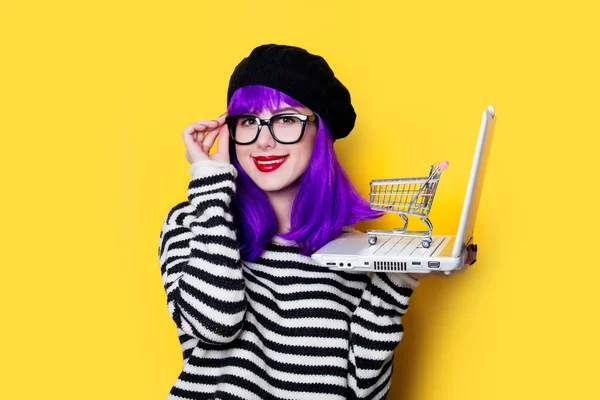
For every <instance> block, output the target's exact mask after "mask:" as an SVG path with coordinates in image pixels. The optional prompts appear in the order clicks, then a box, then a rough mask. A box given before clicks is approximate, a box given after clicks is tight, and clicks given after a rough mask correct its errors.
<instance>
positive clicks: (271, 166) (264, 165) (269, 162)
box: [252, 155, 289, 172]
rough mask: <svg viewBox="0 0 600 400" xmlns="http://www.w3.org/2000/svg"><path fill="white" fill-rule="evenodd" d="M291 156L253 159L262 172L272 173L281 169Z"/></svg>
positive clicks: (257, 157)
mask: <svg viewBox="0 0 600 400" xmlns="http://www.w3.org/2000/svg"><path fill="white" fill-rule="evenodd" d="M288 157H289V155H285V156H256V157H252V161H254V165H256V168H258V170H259V171H260V172H272V171H275V170H276V169H277V168H279V167H281V166H282V165H283V163H284V162H286V161H287V159H288Z"/></svg>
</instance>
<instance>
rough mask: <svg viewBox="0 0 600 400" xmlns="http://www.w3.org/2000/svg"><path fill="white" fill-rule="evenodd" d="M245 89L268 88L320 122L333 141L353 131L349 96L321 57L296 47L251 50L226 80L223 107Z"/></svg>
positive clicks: (271, 45)
mask: <svg viewBox="0 0 600 400" xmlns="http://www.w3.org/2000/svg"><path fill="white" fill-rule="evenodd" d="M247 85H263V86H268V87H270V88H272V89H276V90H279V91H280V92H283V93H285V94H287V95H288V96H290V97H292V98H294V99H296V100H298V101H299V102H300V103H302V104H304V105H305V106H306V107H308V108H310V109H311V110H312V111H313V112H315V113H317V114H318V115H319V116H320V117H321V118H322V119H323V121H324V122H325V124H326V125H327V127H328V128H329V131H330V132H331V136H332V137H333V140H334V141H335V140H336V139H341V138H343V137H346V136H348V134H349V133H350V131H352V128H354V122H355V120H356V113H355V112H354V107H352V103H351V101H350V92H349V91H348V89H346V87H345V86H344V85H343V84H342V83H341V82H340V81H339V80H338V79H337V78H336V77H335V75H334V73H333V71H332V70H331V68H330V67H329V65H328V64H327V62H326V61H325V60H324V59H323V57H321V56H317V55H314V54H311V53H309V52H308V51H306V50H304V49H302V48H300V47H295V46H285V45H277V44H265V45H262V46H258V47H257V48H255V49H254V50H252V52H251V53H250V55H249V56H248V57H246V58H244V59H243V60H242V61H241V62H240V63H239V64H238V66H237V67H236V68H235V70H234V71H233V74H232V75H231V78H230V79H229V89H228V90H227V103H228V104H229V101H230V100H231V97H232V96H233V93H234V92H235V91H236V90H237V89H239V88H241V87H243V86H247Z"/></svg>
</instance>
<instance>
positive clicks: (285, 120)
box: [275, 115, 300, 125]
mask: <svg viewBox="0 0 600 400" xmlns="http://www.w3.org/2000/svg"><path fill="white" fill-rule="evenodd" d="M275 123H276V124H280V125H295V124H299V123H300V118H298V117H294V116H290V115H287V116H283V117H279V118H277V120H276V121H275Z"/></svg>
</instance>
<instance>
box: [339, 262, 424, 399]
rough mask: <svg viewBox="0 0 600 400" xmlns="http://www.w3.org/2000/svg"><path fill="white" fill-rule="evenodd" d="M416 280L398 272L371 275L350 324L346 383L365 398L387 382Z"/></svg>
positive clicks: (356, 393) (355, 393)
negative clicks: (402, 318) (348, 363)
mask: <svg viewBox="0 0 600 400" xmlns="http://www.w3.org/2000/svg"><path fill="white" fill-rule="evenodd" d="M416 285H418V282H417V281H416V280H414V279H412V278H410V277H406V276H403V275H401V274H383V273H380V274H374V275H373V276H372V277H371V282H370V284H369V286H368V287H367V289H365V291H364V293H363V296H362V298H361V302H360V304H359V306H358V307H357V308H356V310H355V312H354V314H353V316H352V320H351V324H350V331H351V337H350V355H349V361H350V370H349V376H348V385H349V387H350V388H351V389H352V391H353V394H354V396H355V397H356V398H359V399H360V398H368V397H369V396H371V395H373V394H375V393H378V392H379V391H381V390H383V387H385V386H387V385H389V380H390V375H391V365H392V360H393V356H394V349H395V348H396V346H397V345H398V343H399V342H400V340H402V336H403V333H404V328H403V325H402V322H401V317H402V315H404V313H405V312H406V310H407V308H408V301H409V298H410V296H411V294H412V290H413V289H412V288H413V287H414V286H416Z"/></svg>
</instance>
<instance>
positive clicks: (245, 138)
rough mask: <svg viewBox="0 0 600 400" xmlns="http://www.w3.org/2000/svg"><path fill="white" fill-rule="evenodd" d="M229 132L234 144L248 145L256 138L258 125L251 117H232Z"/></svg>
mask: <svg viewBox="0 0 600 400" xmlns="http://www.w3.org/2000/svg"><path fill="white" fill-rule="evenodd" d="M229 127H230V130H231V129H233V131H232V132H231V133H232V134H233V137H234V139H235V141H236V142H238V143H250V142H251V141H253V140H254V138H255V137H256V132H257V131H258V124H257V123H256V119H255V118H252V117H244V116H239V117H232V118H231V122H230V124H229Z"/></svg>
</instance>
